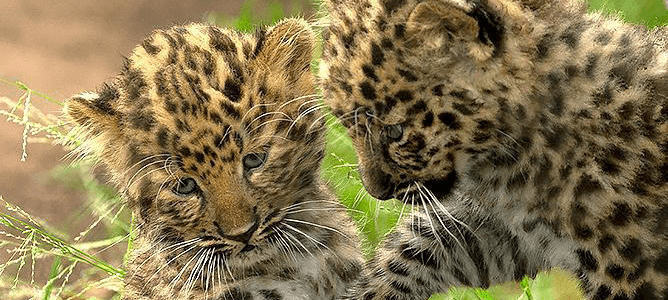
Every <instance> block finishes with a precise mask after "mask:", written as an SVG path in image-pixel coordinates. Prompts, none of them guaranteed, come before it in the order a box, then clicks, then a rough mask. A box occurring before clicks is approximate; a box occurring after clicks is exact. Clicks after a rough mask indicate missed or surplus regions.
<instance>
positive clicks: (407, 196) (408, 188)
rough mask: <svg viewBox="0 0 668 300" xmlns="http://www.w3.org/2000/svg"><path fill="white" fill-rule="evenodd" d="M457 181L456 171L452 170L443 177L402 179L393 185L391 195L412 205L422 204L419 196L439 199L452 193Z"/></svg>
mask: <svg viewBox="0 0 668 300" xmlns="http://www.w3.org/2000/svg"><path fill="white" fill-rule="evenodd" d="M457 181H458V180H457V173H456V172H454V171H453V172H450V173H449V174H448V175H446V176H445V177H443V178H438V179H429V180H422V181H418V180H411V181H404V182H401V183H399V184H397V185H396V186H395V188H394V192H393V197H394V198H395V199H398V200H400V201H403V202H405V203H408V204H413V205H415V204H416V205H422V201H421V200H420V199H421V198H420V197H428V198H430V199H432V200H439V201H441V200H443V199H444V198H447V197H448V196H449V195H450V194H452V191H453V190H454V188H455V185H456V184H457Z"/></svg>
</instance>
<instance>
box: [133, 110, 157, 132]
mask: <svg viewBox="0 0 668 300" xmlns="http://www.w3.org/2000/svg"><path fill="white" fill-rule="evenodd" d="M128 119H129V121H130V124H131V125H132V126H133V127H135V128H138V129H141V130H144V131H150V130H151V129H152V128H153V126H154V125H155V118H154V117H153V115H152V114H151V113H150V112H147V111H145V110H137V111H134V112H132V113H130V114H129V115H128Z"/></svg>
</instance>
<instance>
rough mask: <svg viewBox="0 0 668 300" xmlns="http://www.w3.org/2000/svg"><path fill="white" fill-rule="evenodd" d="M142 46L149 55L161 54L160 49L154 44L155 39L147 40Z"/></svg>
mask: <svg viewBox="0 0 668 300" xmlns="http://www.w3.org/2000/svg"><path fill="white" fill-rule="evenodd" d="M141 46H142V47H143V48H144V50H146V53H148V54H149V55H156V54H158V52H160V47H158V46H156V45H154V44H153V37H152V36H151V37H149V38H147V39H145V40H144V41H143V42H142V43H141Z"/></svg>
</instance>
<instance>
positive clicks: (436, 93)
mask: <svg viewBox="0 0 668 300" xmlns="http://www.w3.org/2000/svg"><path fill="white" fill-rule="evenodd" d="M431 93H432V94H434V96H437V97H441V96H443V85H442V84H439V85H436V86H434V87H433V88H431Z"/></svg>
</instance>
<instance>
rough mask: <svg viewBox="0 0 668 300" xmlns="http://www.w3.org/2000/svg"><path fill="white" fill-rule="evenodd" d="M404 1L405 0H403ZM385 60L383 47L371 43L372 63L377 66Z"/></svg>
mask: <svg viewBox="0 0 668 300" xmlns="http://www.w3.org/2000/svg"><path fill="white" fill-rule="evenodd" d="M401 1H403V0H401ZM384 61H385V54H383V49H381V48H380V46H378V44H376V43H373V44H371V63H372V64H374V65H375V66H380V65H382V64H383V62H384Z"/></svg>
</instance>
